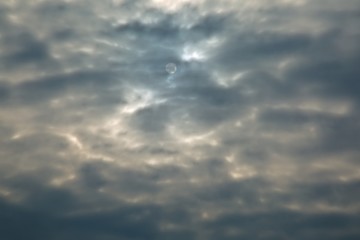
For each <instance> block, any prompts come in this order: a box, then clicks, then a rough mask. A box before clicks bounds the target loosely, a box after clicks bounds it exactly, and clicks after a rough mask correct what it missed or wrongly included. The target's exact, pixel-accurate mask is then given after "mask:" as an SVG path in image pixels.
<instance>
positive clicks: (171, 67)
mask: <svg viewBox="0 0 360 240" xmlns="http://www.w3.org/2000/svg"><path fill="white" fill-rule="evenodd" d="M165 70H166V71H167V72H168V73H170V74H174V73H175V72H176V64H175V63H168V64H166V66H165Z"/></svg>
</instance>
